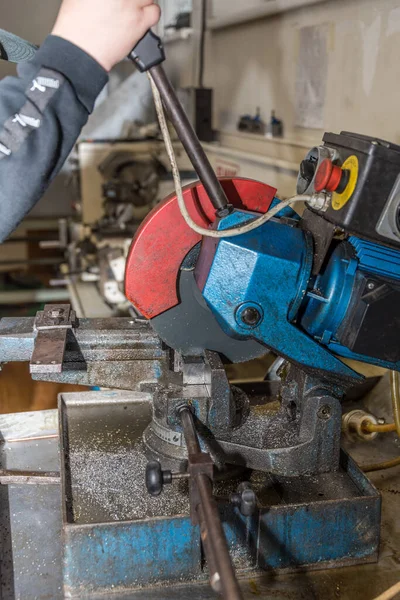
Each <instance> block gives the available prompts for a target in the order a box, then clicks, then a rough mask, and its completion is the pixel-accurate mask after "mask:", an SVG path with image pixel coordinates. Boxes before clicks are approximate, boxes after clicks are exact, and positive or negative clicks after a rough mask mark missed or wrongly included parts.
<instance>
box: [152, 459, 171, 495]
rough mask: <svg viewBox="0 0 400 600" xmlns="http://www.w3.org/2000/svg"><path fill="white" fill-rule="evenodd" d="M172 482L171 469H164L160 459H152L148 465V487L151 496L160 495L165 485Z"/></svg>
mask: <svg viewBox="0 0 400 600" xmlns="http://www.w3.org/2000/svg"><path fill="white" fill-rule="evenodd" d="M171 482H172V473H171V471H163V470H162V468H161V465H160V463H159V462H158V460H151V461H150V462H148V463H147V466H146V488H147V491H148V492H149V494H150V496H159V495H160V494H161V492H162V491H163V488H164V485H165V484H167V483H171Z"/></svg>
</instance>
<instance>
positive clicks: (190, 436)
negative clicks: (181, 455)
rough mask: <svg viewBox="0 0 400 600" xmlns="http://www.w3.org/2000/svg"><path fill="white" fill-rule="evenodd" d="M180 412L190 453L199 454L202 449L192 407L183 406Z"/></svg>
mask: <svg viewBox="0 0 400 600" xmlns="http://www.w3.org/2000/svg"><path fill="white" fill-rule="evenodd" d="M179 414H180V417H181V423H182V428H183V434H184V436H185V442H186V447H187V451H188V454H199V453H200V452H201V449H200V444H199V440H198V437H197V433H196V428H195V426H194V422H193V415H192V413H191V410H190V408H188V407H185V408H182V410H181V411H180V413H179Z"/></svg>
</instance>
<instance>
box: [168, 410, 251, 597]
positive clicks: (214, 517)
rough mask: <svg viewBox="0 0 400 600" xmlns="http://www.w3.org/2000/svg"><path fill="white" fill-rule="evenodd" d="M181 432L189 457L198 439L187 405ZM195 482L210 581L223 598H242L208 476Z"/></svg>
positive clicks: (197, 449)
mask: <svg viewBox="0 0 400 600" xmlns="http://www.w3.org/2000/svg"><path fill="white" fill-rule="evenodd" d="M179 415H180V418H181V423H182V428H183V433H184V436H185V441H186V446H187V451H188V455H189V463H190V457H191V456H192V455H195V454H201V448H200V444H199V439H198V437H197V433H196V428H195V426H194V421H193V415H192V412H191V410H190V408H189V407H184V408H182V409H181V411H180V413H179ZM193 483H195V485H196V487H197V490H198V494H199V499H200V504H199V505H198V506H197V507H196V511H197V514H198V516H199V522H200V527H201V535H202V540H203V538H204V539H205V540H206V542H205V544H204V542H203V546H204V551H205V553H206V556H207V554H208V557H209V562H208V558H207V562H208V567H209V569H210V573H211V571H212V574H213V575H214V582H213V581H211V584H212V585H213V583H214V585H215V586H218V587H220V589H221V594H222V596H223V598H225V599H226V600H242V598H243V597H242V593H241V591H240V587H239V584H238V581H237V579H236V574H235V570H234V568H233V565H232V561H231V557H230V555H229V548H228V543H227V541H226V537H225V533H224V530H223V527H222V523H221V518H220V515H219V512H218V506H217V503H216V502H215V500H214V498H213V490H212V483H211V479H210V478H209V477H208V476H207V475H205V474H204V473H199V474H197V475H196V476H195V482H193ZM214 585H213V587H214Z"/></svg>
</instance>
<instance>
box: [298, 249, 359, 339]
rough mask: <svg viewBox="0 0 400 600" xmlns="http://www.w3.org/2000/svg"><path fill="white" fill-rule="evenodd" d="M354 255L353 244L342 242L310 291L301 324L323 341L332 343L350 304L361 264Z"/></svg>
mask: <svg viewBox="0 0 400 600" xmlns="http://www.w3.org/2000/svg"><path fill="white" fill-rule="evenodd" d="M352 256H353V252H352V247H351V246H350V244H347V243H343V244H339V246H338V247H337V248H336V250H335V251H334V252H333V254H332V257H331V259H330V261H329V264H328V266H327V268H326V269H325V271H324V273H323V274H321V275H319V276H318V277H317V279H316V281H315V283H314V288H313V290H312V291H310V292H308V294H307V298H308V301H306V308H305V310H304V314H303V316H302V318H301V326H302V327H303V328H304V329H305V330H306V331H307V332H308V333H309V334H310V335H312V336H313V337H315V338H317V339H318V340H320V341H322V342H323V343H324V344H329V342H330V341H331V338H332V337H333V336H334V335H335V333H336V331H337V330H338V327H339V326H340V324H341V323H342V321H343V319H344V318H345V316H346V312H347V309H348V307H349V304H350V300H351V297H352V293H353V289H354V286H355V284H356V273H357V268H358V261H357V260H356V259H355V258H352Z"/></svg>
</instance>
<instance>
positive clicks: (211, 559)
mask: <svg viewBox="0 0 400 600" xmlns="http://www.w3.org/2000/svg"><path fill="white" fill-rule="evenodd" d="M196 511H197V517H198V519H199V523H200V537H201V543H202V545H203V550H204V554H205V557H206V561H207V566H208V572H209V575H210V585H211V587H212V589H213V590H214V592H217V594H220V593H221V591H222V588H221V577H220V574H219V573H218V570H217V566H216V560H215V556H214V554H213V546H212V545H211V544H210V540H209V536H208V532H207V527H206V522H205V518H204V511H203V507H202V505H201V504H199V505H198V506H197V508H196Z"/></svg>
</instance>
